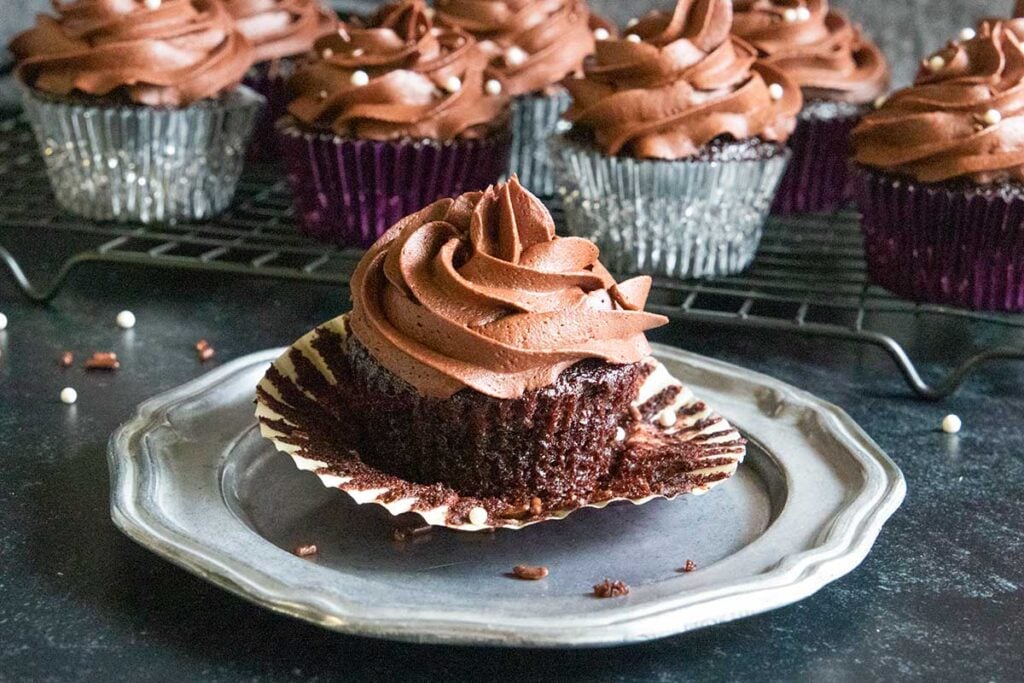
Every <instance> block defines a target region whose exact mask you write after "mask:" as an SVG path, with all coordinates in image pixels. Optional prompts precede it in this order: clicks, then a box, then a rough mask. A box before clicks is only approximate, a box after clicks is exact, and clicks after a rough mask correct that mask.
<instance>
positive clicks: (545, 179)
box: [509, 90, 572, 197]
mask: <svg viewBox="0 0 1024 683" xmlns="http://www.w3.org/2000/svg"><path fill="white" fill-rule="evenodd" d="M571 103H572V98H571V97H570V96H569V93H568V92H566V91H565V90H560V91H559V92H557V93H555V94H554V95H520V96H519V97H516V98H515V99H514V100H513V101H512V153H511V155H510V157H509V174H510V175H511V174H512V173H516V174H518V175H519V182H520V183H522V185H523V187H525V188H526V189H528V190H529V191H530V192H532V193H534V194H535V195H537V196H539V197H550V196H552V195H554V193H555V172H554V168H553V166H552V164H551V151H550V149H549V148H548V139H549V138H550V137H551V136H552V135H554V134H555V133H556V132H558V129H559V123H560V121H561V120H562V114H564V113H565V110H566V109H568V108H569V105H570V104H571Z"/></svg>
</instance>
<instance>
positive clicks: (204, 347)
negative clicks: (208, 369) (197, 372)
mask: <svg viewBox="0 0 1024 683" xmlns="http://www.w3.org/2000/svg"><path fill="white" fill-rule="evenodd" d="M196 353H198V354H199V362H200V363H205V362H206V361H208V360H210V359H211V358H213V354H214V353H216V351H215V350H214V348H213V347H212V346H211V345H210V342H208V341H206V340H205V339H200V340H199V341H197V342H196Z"/></svg>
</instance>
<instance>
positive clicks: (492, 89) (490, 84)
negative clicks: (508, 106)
mask: <svg viewBox="0 0 1024 683" xmlns="http://www.w3.org/2000/svg"><path fill="white" fill-rule="evenodd" d="M484 91H485V92H486V93H487V94H488V95H500V94H501V81H498V80H495V79H493V78H492V79H490V80H489V81H487V82H486V83H484Z"/></svg>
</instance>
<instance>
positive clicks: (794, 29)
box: [733, 0, 889, 104]
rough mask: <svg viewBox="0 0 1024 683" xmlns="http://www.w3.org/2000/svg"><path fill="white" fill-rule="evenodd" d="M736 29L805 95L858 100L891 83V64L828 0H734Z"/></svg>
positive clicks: (869, 99)
mask: <svg viewBox="0 0 1024 683" xmlns="http://www.w3.org/2000/svg"><path fill="white" fill-rule="evenodd" d="M734 5H735V10H736V17H735V19H734V20H733V33H735V34H736V35H738V36H739V37H741V38H743V39H744V40H746V41H748V42H749V43H750V44H751V45H753V46H754V47H756V48H757V49H758V51H759V52H760V53H761V59H762V61H763V62H764V63H766V64H771V65H772V66H775V67H777V68H779V69H780V70H782V71H783V72H785V73H786V74H787V75H789V76H790V77H791V78H792V79H793V80H795V81H796V82H797V83H798V84H799V85H800V87H801V88H802V89H803V92H804V97H805V98H808V99H821V100H831V101H840V102H850V103H854V104H866V103H868V102H872V101H874V100H875V98H877V97H878V96H879V95H881V94H883V93H884V92H886V91H887V90H888V89H889V67H888V66H887V64H886V61H885V56H884V55H883V54H882V51H881V50H879V49H878V47H877V46H876V45H875V44H874V43H872V42H871V41H869V40H868V39H867V38H865V37H864V34H863V33H862V31H861V28H860V26H858V25H857V24H854V23H852V22H851V21H850V20H849V18H847V16H846V15H845V14H843V13H842V12H840V11H838V10H835V9H829V6H828V2H827V1H826V0H735V2H734Z"/></svg>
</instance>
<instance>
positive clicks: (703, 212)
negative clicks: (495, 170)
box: [551, 135, 790, 279]
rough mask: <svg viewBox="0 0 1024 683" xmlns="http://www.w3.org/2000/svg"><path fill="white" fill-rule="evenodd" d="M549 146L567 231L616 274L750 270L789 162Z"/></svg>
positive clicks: (564, 143) (782, 152) (781, 154)
mask: <svg viewBox="0 0 1024 683" xmlns="http://www.w3.org/2000/svg"><path fill="white" fill-rule="evenodd" d="M551 150H552V157H553V160H554V164H555V175H556V187H557V191H558V194H560V195H561V196H562V201H563V208H564V211H565V220H566V227H567V229H568V231H569V233H570V234H572V235H578V236H580V237H585V238H587V239H589V240H592V241H593V242H595V243H596V244H597V246H598V247H599V248H600V249H601V261H602V263H604V264H605V265H606V266H607V267H608V268H609V269H610V270H611V271H612V272H617V273H646V274H651V275H658V276H665V277H673V278H680V279H682V278H699V277H713V276H718V275H730V274H734V273H738V272H740V271H742V270H744V269H745V268H746V267H747V266H749V265H750V263H751V261H753V259H754V254H755V253H756V252H757V247H758V244H759V243H760V241H761V235H762V232H763V228H764V222H765V220H766V218H767V216H768V211H769V209H770V208H771V205H772V200H773V198H774V196H775V190H776V188H777V187H778V184H779V180H780V179H781V178H782V174H783V172H784V171H785V170H786V164H787V163H788V161H789V157H790V152H789V150H786V149H778V150H775V151H773V153H771V154H770V155H769V154H763V153H760V156H758V157H752V156H750V155H749V154H746V155H744V154H737V155H735V156H730V154H729V151H728V149H726V150H724V151H723V152H722V154H721V158H719V159H715V160H681V161H660V160H638V159H632V158H628V157H614V156H608V155H606V154H603V153H601V152H600V151H598V150H597V149H595V148H593V147H592V146H590V145H589V144H588V143H586V142H584V141H580V140H575V139H573V138H571V137H569V136H567V135H557V136H555V137H554V138H552V140H551Z"/></svg>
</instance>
